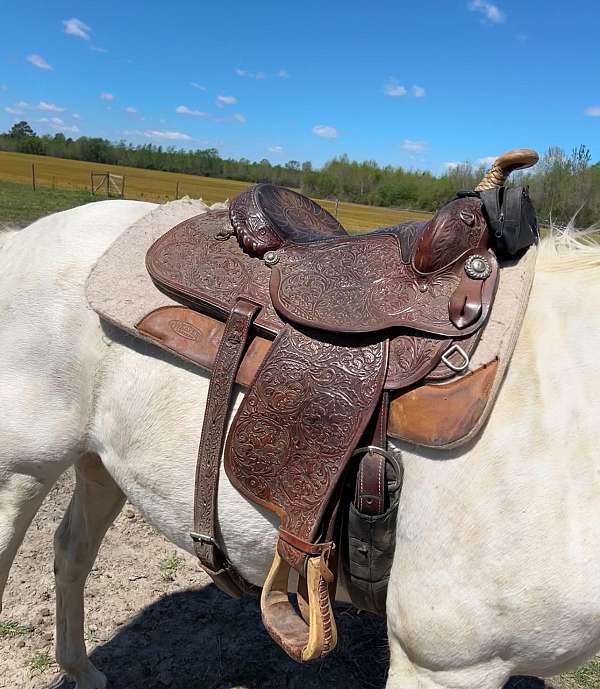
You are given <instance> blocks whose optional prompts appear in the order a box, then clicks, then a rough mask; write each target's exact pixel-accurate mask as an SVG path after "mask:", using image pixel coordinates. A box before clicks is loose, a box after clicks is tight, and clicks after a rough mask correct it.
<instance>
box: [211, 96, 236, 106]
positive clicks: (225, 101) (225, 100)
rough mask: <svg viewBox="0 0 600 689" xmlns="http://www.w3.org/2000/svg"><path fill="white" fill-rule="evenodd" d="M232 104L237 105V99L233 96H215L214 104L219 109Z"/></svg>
mask: <svg viewBox="0 0 600 689" xmlns="http://www.w3.org/2000/svg"><path fill="white" fill-rule="evenodd" d="M234 103H237V98H235V97H234V96H217V100H216V104H217V107H219V108H222V107H224V106H225V105H233V104H234Z"/></svg>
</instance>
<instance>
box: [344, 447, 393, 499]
mask: <svg viewBox="0 0 600 689" xmlns="http://www.w3.org/2000/svg"><path fill="white" fill-rule="evenodd" d="M367 452H368V453H369V454H378V455H381V456H382V457H383V458H384V459H385V460H386V462H389V463H390V464H391V465H392V467H393V468H394V471H395V472H396V480H395V481H393V482H392V483H389V484H388V486H387V488H388V490H392V491H394V490H397V489H398V488H399V487H400V484H401V483H402V476H403V474H404V470H403V469H402V452H400V450H384V449H383V448H382V447H377V445H367V446H366V447H358V448H356V450H354V452H353V453H352V454H351V455H350V456H351V457H354V456H355V455H364V454H366V453H367Z"/></svg>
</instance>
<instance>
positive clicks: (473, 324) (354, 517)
mask: <svg viewBox="0 0 600 689" xmlns="http://www.w3.org/2000/svg"><path fill="white" fill-rule="evenodd" d="M528 153H529V158H531V152H528ZM510 163H511V166H509V165H508V164H506V165H505V170H504V172H505V174H508V172H510V170H511V169H515V167H519V166H524V165H529V164H531V162H529V159H528V161H527V162H524V160H521V161H520V165H518V164H516V163H515V160H514V156H513V158H511V159H510ZM497 167H498V166H496V168H494V169H493V170H492V171H491V172H490V173H488V176H487V177H486V180H487V183H490V179H492V180H493V181H494V183H495V184H496V183H497V180H498V174H499V173H498V169H497ZM494 175H495V176H496V177H494ZM484 183H485V180H484ZM146 264H147V268H148V271H149V274H150V275H151V277H152V279H153V281H154V283H155V284H156V286H157V287H158V288H159V289H160V290H162V291H163V292H165V293H166V294H168V295H169V296H171V297H172V298H173V299H175V300H176V301H178V302H180V303H181V304H183V305H185V306H186V307H188V309H191V310H190V311H189V317H185V318H181V317H179V316H178V318H174V317H173V314H172V309H173V307H166V308H167V310H168V309H171V311H168V312H167V311H165V310H161V309H159V310H158V311H159V312H160V313H154V314H150V316H149V317H148V318H147V319H144V321H143V322H142V323H140V324H139V328H140V331H142V332H146V333H150V334H152V335H153V336H155V337H157V338H159V339H160V338H161V337H162V340H163V341H165V338H167V339H168V337H176V338H179V339H181V340H184V341H189V342H190V343H193V342H195V341H196V340H195V336H194V331H195V330H197V329H198V328H199V327H200V328H201V327H204V326H203V325H202V326H201V325H199V324H200V323H206V322H207V321H206V320H202V319H209V321H210V322H212V323H214V327H213V330H214V332H215V336H214V337H212V338H208V339H209V340H211V341H212V343H213V344H212V345H210V346H208V347H207V351H204V352H198V351H197V348H196V349H195V348H194V346H193V345H192V344H190V346H189V352H188V354H189V356H188V358H189V359H190V360H196V361H197V362H198V363H201V365H205V364H204V358H206V359H207V360H208V359H210V360H211V361H210V368H211V369H212V376H211V381H210V388H209V396H208V402H207V408H206V413H205V419H204V424H203V429H202V436H201V440H200V448H199V453H198V462H197V473H196V496H195V515H194V532H193V533H192V538H193V540H194V543H195V548H196V553H197V554H198V557H199V559H200V562H201V564H202V566H203V567H204V569H205V570H206V571H207V572H208V573H209V574H210V575H211V576H212V577H213V579H214V580H215V582H216V583H217V585H218V586H219V587H220V588H222V589H223V590H225V591H227V592H228V593H230V594H231V595H240V593H242V592H243V591H244V590H247V589H248V585H247V584H246V583H245V582H244V581H243V580H242V579H241V577H240V576H239V575H238V574H237V573H236V572H235V570H234V568H233V567H232V565H231V563H230V562H229V561H228V560H227V558H226V556H225V554H224V553H223V551H222V548H221V546H220V544H219V542H218V537H217V533H218V531H217V515H216V490H217V478H218V471H219V464H220V458H221V455H222V454H223V448H224V463H225V470H226V472H227V475H228V477H229V479H230V481H231V482H232V484H233V485H234V486H235V487H236V488H237V489H238V490H239V491H240V492H241V493H242V494H243V495H245V496H246V497H247V498H248V499H250V500H251V501H253V502H255V503H257V504H259V505H262V506H264V507H266V508H267V509H269V510H272V511H273V512H274V513H276V514H277V515H278V517H279V519H280V527H279V538H278V542H277V548H276V553H275V557H274V561H273V565H272V567H271V570H270V572H269V575H268V577H267V579H266V581H265V584H264V587H263V590H262V596H261V609H262V616H263V621H264V623H265V626H266V628H267V629H268V631H269V633H270V634H271V635H272V636H273V638H274V639H275V640H276V641H277V642H278V643H279V644H280V646H281V647H282V648H283V649H284V650H285V651H286V652H287V653H288V654H289V655H290V656H291V657H293V658H295V659H296V660H299V661H304V660H311V659H314V658H319V657H322V656H324V655H325V654H326V653H328V652H329V651H330V650H331V649H332V648H333V647H334V646H335V643H336V627H335V621H334V618H333V613H332V608H331V596H332V595H333V594H334V591H335V583H336V576H337V571H338V558H339V557H341V558H342V561H343V564H344V566H343V567H342V570H343V571H345V572H346V577H345V578H346V584H347V586H348V587H349V589H350V593H351V596H352V598H353V600H354V601H355V602H356V603H357V605H359V606H360V607H365V608H367V609H372V610H375V611H378V612H381V611H383V610H384V608H385V593H386V585H387V577H388V576H389V567H390V565H391V558H392V556H393V548H394V538H395V521H396V509H397V502H398V495H399V491H400V488H401V484H402V465H401V461H400V457H399V455H398V454H397V453H394V452H391V451H389V450H388V447H387V435H388V429H387V422H388V409H389V400H390V394H392V393H393V391H396V390H406V389H407V388H409V387H410V386H413V385H414V384H415V383H418V382H419V383H420V382H423V381H435V380H441V379H444V378H449V377H452V376H454V375H455V374H456V372H460V371H462V370H464V369H465V368H466V366H467V365H468V363H469V357H470V354H471V353H472V351H473V349H474V348H475V347H476V345H477V340H478V337H479V334H480V333H481V330H482V327H483V326H484V324H485V323H486V321H487V319H488V317H489V313H490V309H491V307H492V304H493V301H494V295H495V291H496V287H497V284H498V276H499V269H498V263H497V260H496V257H495V254H494V251H493V250H492V248H491V243H490V234H489V230H488V225H487V222H486V218H485V216H484V212H483V208H482V203H481V201H480V200H479V199H478V198H472V197H467V198H459V199H456V200H454V201H451V202H450V203H448V204H446V205H445V206H443V207H442V208H441V209H440V210H439V211H438V212H437V213H436V215H435V216H434V217H433V218H432V220H430V221H428V222H409V223H404V224H400V225H395V226H391V227H385V228H380V229H378V230H375V231H373V232H371V233H369V234H366V235H358V236H349V235H348V234H347V233H346V231H345V230H344V229H343V227H342V226H341V225H340V224H339V223H338V222H337V220H336V219H335V218H334V217H333V216H331V215H330V214H329V213H328V212H327V211H325V210H324V209H322V208H321V207H320V206H319V205H317V204H316V203H314V202H313V201H311V200H310V199H308V198H306V197H305V196H302V195H301V194H297V193H296V192H293V191H290V190H288V189H283V188H280V187H276V186H273V185H270V184H259V185H256V186H254V187H251V188H249V189H248V190H247V191H245V192H243V193H242V194H240V195H239V196H238V197H237V198H235V199H234V200H233V201H232V203H231V205H230V208H229V210H228V211H215V212H212V213H208V214H206V215H201V216H197V217H195V218H192V219H190V220H188V221H185V222H183V223H181V224H180V225H177V226H176V227H174V228H173V229H172V230H170V231H169V232H167V233H166V234H165V235H163V236H162V237H161V238H160V239H159V240H158V241H157V242H155V244H154V245H153V246H152V247H151V248H150V250H149V251H148V254H147V259H146ZM175 308H182V307H175ZM220 321H225V325H224V326H223V325H222V324H221V323H220ZM174 323H176V324H177V325H175V326H174V325H173V324H174ZM169 328H170V329H171V330H172V331H173V332H175V335H174V336H173V335H172V334H171V335H166V334H164V333H165V331H166V330H168V329H169ZM161 333H162V334H161ZM206 341H207V340H206V338H205V339H204V340H203V342H205V343H206ZM208 350H212V351H210V352H209V351H208ZM236 381H237V382H241V383H243V384H244V385H245V386H246V387H247V393H246V395H245V397H244V399H243V401H242V403H241V405H240V407H239V409H238V411H237V413H236V416H235V418H234V419H233V422H232V425H231V427H230V430H229V432H228V434H227V437H226V432H225V430H226V424H227V417H228V412H229V408H230V403H231V398H232V392H233V386H234V384H235V382H236ZM378 539H379V541H381V542H378ZM374 551H378V552H380V553H383V554H384V555H383V557H382V558H379V560H378V559H377V558H376V557H374V555H373V552H374ZM292 568H293V569H294V570H295V571H296V572H297V574H298V581H299V584H298V591H297V608H296V607H294V606H293V605H292V604H291V602H290V600H289V598H288V577H289V573H290V570H291V569H292Z"/></svg>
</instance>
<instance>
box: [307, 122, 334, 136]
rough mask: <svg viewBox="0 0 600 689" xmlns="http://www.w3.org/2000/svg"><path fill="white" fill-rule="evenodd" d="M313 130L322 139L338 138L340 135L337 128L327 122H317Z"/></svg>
mask: <svg viewBox="0 0 600 689" xmlns="http://www.w3.org/2000/svg"><path fill="white" fill-rule="evenodd" d="M311 131H312V133H313V134H316V136H320V137H321V138H322V139H337V135H338V132H337V129H336V128H335V127H330V126H329V125H327V124H316V125H315V126H314V127H313V128H312V130H311Z"/></svg>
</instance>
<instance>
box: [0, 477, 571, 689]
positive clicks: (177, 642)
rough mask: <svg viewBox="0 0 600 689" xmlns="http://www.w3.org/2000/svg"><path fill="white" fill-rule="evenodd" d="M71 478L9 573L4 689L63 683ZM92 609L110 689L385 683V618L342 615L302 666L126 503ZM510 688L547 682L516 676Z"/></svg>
mask: <svg viewBox="0 0 600 689" xmlns="http://www.w3.org/2000/svg"><path fill="white" fill-rule="evenodd" d="M72 481H73V479H72V476H71V475H70V474H68V475H65V476H64V477H63V478H62V479H61V480H60V481H59V483H58V484H57V485H56V486H55V488H54V489H53V490H52V492H51V494H50V495H49V496H48V498H47V499H46V501H45V502H44V504H43V505H42V508H41V509H40V512H39V513H38V515H37V517H36V519H35V522H34V523H33V525H32V527H31V528H30V530H29V532H28V534H27V537H26V539H25V543H24V544H23V547H22V549H21V551H20V553H19V554H18V556H17V559H16V561H15V564H14V566H13V568H12V570H11V575H10V579H9V582H8V586H7V590H6V593H5V596H4V610H3V612H2V616H1V617H0V687H1V688H2V689H4V688H10V689H17V688H21V687H27V688H30V689H48V688H49V687H50V686H51V685H52V683H53V681H55V680H56V679H57V670H58V669H57V667H56V665H55V664H54V661H53V653H54V578H53V573H52V559H53V555H52V536H53V533H54V531H55V529H56V527H57V526H58V523H59V522H60V519H61V517H62V515H63V513H64V510H65V508H66V506H67V504H68V500H69V497H70V494H71V489H72ZM86 612H87V618H86V640H87V646H88V652H89V653H90V655H91V658H92V661H93V662H94V664H95V665H96V666H97V667H98V668H100V669H101V670H102V671H103V672H104V673H105V674H106V675H107V676H108V679H109V686H110V687H111V689H165V687H173V688H175V689H234V688H240V689H242V688H243V689H283V688H287V689H300V688H301V689H317V688H319V689H321V688H323V687H328V688H330V689H336V688H339V689H383V687H384V686H385V676H386V671H387V646H386V635H385V625H384V623H383V622H382V621H381V620H379V619H377V618H375V617H372V616H369V615H360V616H359V615H356V614H355V613H352V614H351V613H350V612H349V611H345V610H344V609H338V611H337V617H338V623H339V631H340V644H339V646H338V648H337V649H336V650H335V651H334V653H333V654H332V655H331V656H329V657H328V658H327V659H325V660H324V661H322V662H317V663H312V664H308V665H303V666H299V665H297V664H296V663H294V662H293V661H291V660H290V659H288V658H287V656H285V654H284V653H283V652H282V651H281V650H280V649H279V648H278V647H277V646H276V645H275V644H274V643H273V642H272V641H271V640H270V638H269V637H268V636H267V634H266V632H265V631H264V630H263V628H262V625H261V623H260V618H259V609H258V601H257V599H256V598H254V597H247V598H245V599H243V600H242V601H234V600H231V599H229V598H227V597H226V596H225V595H223V594H221V593H220V592H219V591H217V589H216V588H215V587H214V586H213V585H212V584H210V583H209V581H208V578H207V577H206V576H205V575H204V574H201V573H200V572H199V571H198V568H197V565H196V563H195V561H194V559H193V558H191V557H189V556H187V555H185V554H182V553H181V552H175V548H174V547H173V545H172V544H170V543H169V542H168V541H167V540H166V539H164V538H163V537H162V536H161V535H160V534H158V533H157V532H156V531H154V529H152V528H151V527H150V526H149V525H148V524H146V523H145V522H144V520H143V519H142V518H141V517H140V516H139V514H137V513H136V512H135V511H134V510H133V509H132V508H131V507H130V506H129V505H126V507H125V508H124V509H123V511H122V513H121V514H120V516H119V517H118V518H117V520H116V521H115V523H114V525H113V526H112V527H111V528H110V530H109V532H108V534H107V535H106V538H105V540H104V543H103V545H102V548H101V550H100V554H99V557H98V560H97V562H96V565H95V566H94V569H93V571H92V573H91V575H90V577H89V580H88V583H87V587H86ZM60 686H61V689H67V688H70V687H71V686H72V684H71V683H70V682H66V681H65V682H63V683H61V685H60ZM508 686H509V687H511V689H543V687H544V686H545V685H544V683H543V682H540V681H538V680H533V679H525V678H520V679H514V680H513V681H512V682H511V683H510V685H508ZM547 686H549V685H547ZM558 687H559V685H556V689H558ZM482 689H484V688H482ZM507 689H508V687H507Z"/></svg>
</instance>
